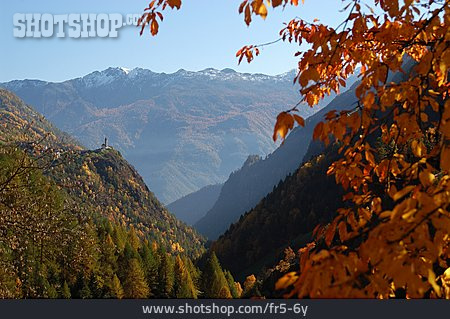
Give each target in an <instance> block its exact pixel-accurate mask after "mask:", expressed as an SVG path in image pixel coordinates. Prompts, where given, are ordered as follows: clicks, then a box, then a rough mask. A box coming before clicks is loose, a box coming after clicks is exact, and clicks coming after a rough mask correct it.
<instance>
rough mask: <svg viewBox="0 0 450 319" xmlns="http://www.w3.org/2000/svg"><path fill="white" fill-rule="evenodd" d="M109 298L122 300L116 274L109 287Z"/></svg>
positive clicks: (122, 294) (120, 286) (122, 293)
mask: <svg viewBox="0 0 450 319" xmlns="http://www.w3.org/2000/svg"><path fill="white" fill-rule="evenodd" d="M110 296H111V297H113V298H117V299H122V298H123V296H124V292H123V288H122V284H121V283H120V280H119V277H117V275H116V274H114V275H113V279H112V282H111V287H110Z"/></svg>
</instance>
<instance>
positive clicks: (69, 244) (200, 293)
mask: <svg viewBox="0 0 450 319" xmlns="http://www.w3.org/2000/svg"><path fill="white" fill-rule="evenodd" d="M0 105H1V109H0V116H1V117H0V121H1V122H0V133H1V136H2V141H1V144H0V213H1V214H0V232H1V234H2V237H1V240H0V266H1V267H0V296H1V297H8V298H11V297H14V298H22V297H23V298H31V297H33V298H36V297H46V298H71V297H72V298H146V297H159V298H169V297H173V298H174V297H177V298H197V297H208V296H209V295H208V293H210V292H211V291H208V292H205V290H204V287H205V286H204V285H203V284H202V282H203V281H210V280H211V281H214V278H209V277H205V276H206V275H201V274H202V272H201V270H200V269H199V268H198V267H197V266H195V265H194V261H195V259H196V258H198V257H200V256H201V255H202V254H203V253H204V252H205V250H204V248H203V243H204V240H203V239H202V237H201V236H199V235H198V234H197V233H196V232H195V231H194V230H193V229H192V228H190V227H188V226H187V225H185V224H184V223H182V222H180V221H178V220H177V219H176V218H175V217H174V216H173V215H171V214H170V213H169V212H168V211H167V210H166V209H165V208H164V207H163V206H162V205H161V204H160V203H159V201H158V200H157V199H156V198H155V197H154V195H153V194H152V193H151V192H150V191H149V190H148V188H147V187H146V185H145V184H144V183H143V180H142V178H141V177H140V176H139V175H138V174H137V172H136V171H135V170H134V168H133V167H132V166H130V165H129V164H128V163H127V162H126V161H125V160H124V159H123V158H122V157H121V156H120V154H119V152H117V151H116V150H114V149H111V148H109V147H104V148H102V149H98V150H94V151H89V150H85V149H83V148H81V147H80V146H77V143H76V142H75V141H74V140H73V139H71V138H69V137H68V136H66V135H65V134H63V133H61V132H60V131H58V130H54V129H53V126H52V125H51V124H50V123H49V122H48V121H47V120H46V119H45V118H44V117H42V116H40V115H39V114H38V113H36V112H35V111H34V110H33V109H32V108H31V107H29V106H27V105H25V104H24V103H23V102H22V101H21V100H20V99H18V98H17V97H16V96H14V95H13V94H11V93H9V92H7V91H4V90H1V91H0ZM35 121H38V124H36V125H35V123H36V122H35ZM66 140H68V141H70V142H71V144H67V143H66V142H65V141H66ZM206 265H208V264H206ZM206 265H205V267H206ZM215 267H216V268H215V269H216V271H219V270H220V271H222V269H221V268H220V265H218V264H217V265H216V266H215ZM230 276H231V274H230ZM229 278H230V280H229V281H227V282H226V283H223V282H222V283H219V284H217V285H216V288H217V289H219V291H220V290H223V289H225V288H224V285H225V286H226V289H228V291H229V289H230V288H229V285H230V283H231V282H233V285H232V287H235V284H234V280H233V279H232V277H229ZM236 285H237V284H236ZM211 293H218V292H217V291H215V290H214V291H213V292H211ZM224 297H232V295H231V293H229V294H226V295H224Z"/></svg>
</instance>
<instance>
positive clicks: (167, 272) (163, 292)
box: [158, 249, 175, 298]
mask: <svg viewBox="0 0 450 319" xmlns="http://www.w3.org/2000/svg"><path fill="white" fill-rule="evenodd" d="M159 255H160V260H161V262H160V264H159V269H158V297H160V298H170V297H172V296H173V285H174V280H175V278H174V271H173V266H174V262H173V260H172V257H171V256H170V255H169V254H168V253H166V251H165V250H164V249H160V250H159Z"/></svg>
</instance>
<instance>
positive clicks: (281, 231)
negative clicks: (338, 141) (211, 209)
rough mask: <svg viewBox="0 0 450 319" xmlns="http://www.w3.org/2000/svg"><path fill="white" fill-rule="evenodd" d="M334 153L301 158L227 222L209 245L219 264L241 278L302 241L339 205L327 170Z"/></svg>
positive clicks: (339, 195)
mask: <svg viewBox="0 0 450 319" xmlns="http://www.w3.org/2000/svg"><path fill="white" fill-rule="evenodd" d="M335 158H336V154H335V150H334V151H328V152H327V153H326V154H325V155H320V156H318V157H316V158H314V159H313V160H311V161H310V162H306V163H305V164H303V165H302V167H301V168H299V169H298V170H297V171H296V172H295V173H293V174H292V175H289V176H288V177H287V178H286V180H284V181H282V182H280V183H279V184H278V186H277V187H275V188H274V190H273V192H271V193H270V194H269V195H267V196H266V197H265V198H264V199H263V200H261V201H260V202H259V203H258V205H256V206H255V207H254V208H253V209H252V210H250V211H249V212H248V213H246V214H245V215H243V216H241V218H240V219H239V221H237V222H236V223H235V224H232V225H231V226H230V228H229V229H228V230H227V231H226V232H225V233H224V234H223V235H222V236H221V237H220V238H219V239H218V240H217V241H215V242H214V243H213V244H212V247H211V249H212V250H213V251H214V252H215V253H216V254H217V256H218V257H219V259H220V260H221V261H222V263H223V265H224V267H226V268H227V269H230V270H231V271H232V272H233V273H234V274H235V275H237V277H238V278H240V279H243V278H245V277H246V276H247V275H249V274H251V273H259V272H260V271H261V270H262V269H264V267H269V266H272V265H274V264H276V263H277V261H278V260H280V259H282V257H283V256H282V253H283V250H284V248H286V247H287V246H292V247H299V246H300V245H301V244H304V243H306V240H308V239H309V238H310V232H311V231H312V230H313V229H314V227H315V226H316V225H317V224H318V223H324V222H327V221H328V220H329V219H330V218H331V217H332V216H333V214H334V212H335V211H336V209H337V208H338V207H340V205H341V202H342V201H341V198H342V194H343V190H342V189H341V188H340V186H338V185H336V183H335V181H334V178H333V177H332V176H327V174H326V171H327V169H328V167H329V164H330V163H331V162H332V161H333V160H334V159H335ZM319 190H320V191H319Z"/></svg>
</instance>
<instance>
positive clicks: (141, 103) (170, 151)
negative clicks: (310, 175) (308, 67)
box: [0, 68, 326, 203]
mask: <svg viewBox="0 0 450 319" xmlns="http://www.w3.org/2000/svg"><path fill="white" fill-rule="evenodd" d="M294 75H295V72H294V71H291V72H287V73H284V74H281V75H277V76H269V75H264V74H248V73H239V72H236V71H234V70H232V69H224V70H215V69H205V70H203V71H198V72H192V71H186V70H179V71H177V72H175V73H172V74H166V73H155V72H152V71H150V70H145V69H141V68H135V69H132V70H129V69H126V68H108V69H106V70H103V71H95V72H92V73H90V74H88V75H86V76H84V77H80V78H76V79H72V80H68V81H64V82H60V83H52V82H46V81H39V80H18V81H10V82H8V83H1V84H0V86H1V87H5V88H7V89H9V90H11V91H13V92H14V93H16V94H17V95H18V96H20V97H21V98H22V99H24V100H25V101H26V102H27V103H30V104H32V105H33V106H34V107H35V108H36V109H37V110H38V111H39V112H41V113H42V114H44V115H45V116H46V117H47V118H48V119H49V120H50V121H52V122H53V123H55V125H56V126H57V127H58V128H59V129H62V130H64V131H66V132H68V133H69V134H71V135H72V136H74V137H75V138H77V139H78V140H79V141H80V142H81V143H82V144H84V145H85V146H87V147H89V148H95V147H98V146H99V145H100V143H102V141H103V139H104V137H105V136H106V137H108V139H109V141H110V144H111V145H113V146H114V147H115V148H116V149H118V150H120V151H121V152H122V153H123V154H124V156H125V158H126V159H127V160H128V161H130V162H131V163H132V164H133V165H134V166H135V167H136V168H137V169H138V171H139V172H140V174H141V175H142V176H143V177H144V179H145V180H146V182H147V183H148V184H149V186H150V188H151V189H152V190H154V191H155V194H156V195H157V196H158V198H161V200H162V201H163V202H164V203H170V202H172V201H174V200H176V199H178V198H180V197H182V196H184V195H186V194H189V193H191V192H193V191H196V190H198V189H200V188H201V187H203V186H206V185H210V184H216V183H221V182H223V181H224V180H226V178H227V177H228V176H229V174H230V173H231V172H232V171H234V170H236V169H238V168H239V167H240V166H241V164H242V162H243V161H244V160H245V159H246V158H247V156H248V155H249V154H259V155H265V154H269V153H270V152H272V151H273V150H274V149H275V147H276V145H275V144H274V143H273V141H272V140H271V135H272V128H273V124H274V121H275V118H276V115H277V114H278V113H279V112H280V111H283V110H285V109H287V108H290V107H292V106H293V105H295V104H296V103H297V102H298V100H299V99H300V96H299V93H298V91H297V88H295V87H294V86H293V84H292V79H293V78H294ZM323 103H324V104H325V103H326V101H324V102H323ZM301 109H302V116H304V117H305V118H306V117H308V116H310V115H311V114H313V113H314V112H315V111H316V110H317V109H311V108H307V107H305V108H301Z"/></svg>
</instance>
